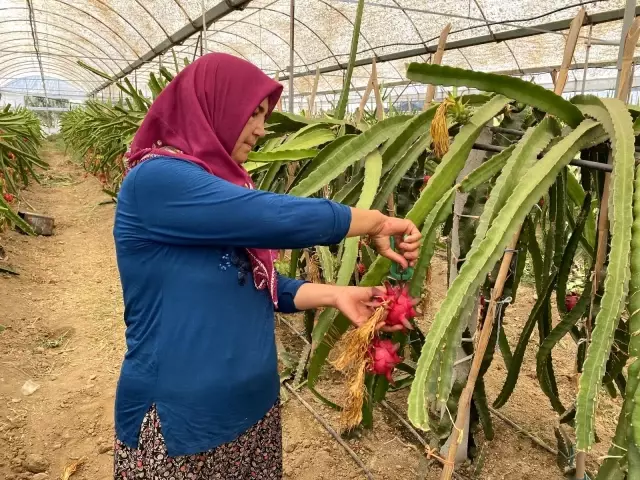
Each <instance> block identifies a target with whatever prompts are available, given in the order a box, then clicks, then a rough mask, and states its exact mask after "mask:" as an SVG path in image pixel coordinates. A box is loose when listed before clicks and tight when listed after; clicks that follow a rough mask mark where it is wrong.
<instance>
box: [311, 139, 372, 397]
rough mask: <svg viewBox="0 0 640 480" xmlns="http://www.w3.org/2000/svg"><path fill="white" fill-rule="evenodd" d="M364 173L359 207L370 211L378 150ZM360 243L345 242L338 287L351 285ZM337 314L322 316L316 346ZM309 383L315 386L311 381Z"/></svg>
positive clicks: (352, 239) (315, 333)
mask: <svg viewBox="0 0 640 480" xmlns="http://www.w3.org/2000/svg"><path fill="white" fill-rule="evenodd" d="M364 171H365V173H364V185H363V188H362V193H361V194H360V200H359V201H358V204H357V207H358V208H363V209H368V208H369V207H370V206H371V202H372V201H373V196H374V195H375V192H376V190H377V188H378V185H379V184H380V174H381V173H382V156H381V155H380V153H379V152H378V151H377V150H375V151H374V152H372V153H370V154H369V155H368V156H367V158H366V160H365V167H364ZM359 241H360V237H350V238H347V239H346V240H345V242H344V251H343V253H342V258H341V260H340V268H339V270H338V276H337V280H336V285H341V286H345V285H348V284H349V282H350V280H351V276H352V275H353V270H354V268H355V266H356V259H357V256H358V242H359ZM337 313H338V312H337V311H336V310H335V309H333V308H327V309H325V310H324V311H323V312H322V313H321V314H320V317H319V318H318V322H317V323H316V326H315V328H314V329H313V343H314V344H316V343H318V342H320V341H322V339H323V338H324V336H325V335H326V333H327V332H328V331H329V329H330V328H331V326H332V324H333V321H334V319H335V318H336V316H337ZM309 376H311V372H309ZM309 382H310V384H311V385H313V382H312V380H311V379H310V380H309Z"/></svg>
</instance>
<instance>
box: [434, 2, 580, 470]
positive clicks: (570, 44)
mask: <svg viewBox="0 0 640 480" xmlns="http://www.w3.org/2000/svg"><path fill="white" fill-rule="evenodd" d="M576 19H578V20H579V21H578V20H576ZM576 19H574V21H573V22H571V28H570V30H569V35H568V37H567V43H566V44H565V49H564V57H563V58H564V59H567V58H568V59H571V58H572V57H573V52H574V50H575V47H576V41H577V39H578V34H579V33H580V29H581V28H582V21H584V9H583V8H581V9H580V11H579V12H578V14H577V15H576ZM572 39H573V40H572ZM562 64H563V68H561V70H560V73H559V75H558V81H557V82H556V87H555V93H557V94H558V95H560V94H561V93H562V91H563V89H564V85H565V83H566V74H565V76H564V81H562V71H563V70H564V69H565V68H566V67H568V65H566V66H565V61H564V60H563V62H562ZM519 238H520V230H518V232H516V234H515V235H514V236H513V238H512V240H511V243H510V244H509V245H508V246H507V249H506V250H505V253H504V255H503V257H502V263H501V264H500V270H499V271H498V276H497V278H496V283H495V285H494V287H493V291H492V292H491V301H490V303H489V306H488V308H487V316H486V318H485V321H484V324H483V325H482V331H481V333H480V339H479V341H478V345H477V347H476V350H475V352H474V354H473V363H472V364H471V371H470V372H469V377H468V378H467V384H466V385H465V387H464V390H463V391H462V394H461V395H460V401H459V402H458V413H457V415H456V422H455V426H454V429H455V430H456V431H458V432H460V434H459V435H457V436H456V440H455V441H454V442H451V445H450V447H449V452H448V454H447V461H446V462H445V463H444V468H443V470H442V476H441V477H440V478H441V479H442V480H451V478H452V476H453V471H454V469H455V459H456V453H457V450H458V445H459V444H460V442H461V441H462V438H463V432H464V429H465V426H466V423H467V416H468V413H469V406H470V405H471V399H472V397H473V391H474V389H475V385H476V380H477V379H478V372H479V371H480V365H481V363H482V359H483V358H484V354H485V352H486V350H487V345H488V344H489V338H490V337H491V330H492V329H493V321H494V317H495V312H496V305H497V303H498V301H500V298H501V297H502V292H503V290H504V285H505V283H506V280H507V276H508V274H509V268H510V266H511V260H512V259H513V253H514V252H513V251H514V250H515V248H516V246H517V245H518V239H519Z"/></svg>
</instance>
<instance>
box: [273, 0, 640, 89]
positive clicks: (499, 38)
mask: <svg viewBox="0 0 640 480" xmlns="http://www.w3.org/2000/svg"><path fill="white" fill-rule="evenodd" d="M629 1H633V0H629ZM634 11H635V14H636V15H640V6H638V7H635V9H634ZM624 14H625V10H624V9H618V10H610V11H607V12H599V13H595V14H593V15H589V17H588V19H587V21H586V24H587V25H599V24H601V23H609V22H615V21H617V20H621V19H622V18H623V17H624ZM572 21H573V18H568V19H565V20H558V21H556V22H550V23H544V24H540V25H535V26H531V27H522V28H514V29H512V30H505V31H502V32H494V34H493V35H482V36H478V37H471V38H464V39H462V40H456V41H453V42H448V43H446V44H445V46H444V49H445V50H458V49H462V48H467V47H475V46H478V45H485V44H487V43H496V42H504V41H507V40H514V39H517V38H527V37H532V36H535V35H541V34H543V33H547V32H549V33H552V32H561V31H563V30H568V29H569V27H570V26H571V22H572ZM436 50H437V45H430V46H428V47H420V48H412V49H409V50H403V51H400V52H394V53H390V54H386V55H377V56H376V57H375V59H376V62H378V63H379V64H380V63H383V62H391V61H394V60H403V59H405V58H412V57H419V56H420V55H429V54H432V53H435V52H436ZM372 62H373V57H370V58H361V59H359V60H357V61H356V62H355V66H356V67H361V66H363V65H371V63H372ZM346 68H347V64H346V63H340V64H337V65H330V66H328V67H323V68H321V69H320V73H321V74H324V73H329V72H337V71H340V70H345V69H346ZM525 71H526V70H525ZM516 72H517V71H516ZM312 74H313V72H311V71H310V72H299V73H296V74H295V76H296V77H304V76H307V75H312ZM281 80H288V78H286V77H283V78H282V79H281Z"/></svg>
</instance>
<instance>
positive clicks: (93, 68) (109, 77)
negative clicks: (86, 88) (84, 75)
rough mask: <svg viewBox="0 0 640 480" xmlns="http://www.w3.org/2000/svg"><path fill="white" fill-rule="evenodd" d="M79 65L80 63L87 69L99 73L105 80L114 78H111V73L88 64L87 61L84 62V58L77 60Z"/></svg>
mask: <svg viewBox="0 0 640 480" xmlns="http://www.w3.org/2000/svg"><path fill="white" fill-rule="evenodd" d="M77 63H78V65H80V66H81V67H82V68H84V69H85V70H88V71H90V72H91V73H93V74H95V75H98V76H99V77H102V78H104V79H105V80H109V81H113V79H112V78H111V76H110V75H108V74H106V73H104V72H103V71H102V70H98V69H97V68H95V67H92V66H91V65H87V64H86V63H84V62H83V61H82V60H78V61H77Z"/></svg>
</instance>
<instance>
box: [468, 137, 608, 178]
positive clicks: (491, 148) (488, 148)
mask: <svg viewBox="0 0 640 480" xmlns="http://www.w3.org/2000/svg"><path fill="white" fill-rule="evenodd" d="M516 131H517V130H516ZM473 148H474V150H482V151H484V152H496V153H499V152H501V151H503V150H504V149H505V148H506V147H501V146H500V145H488V144H486V143H474V144H473ZM569 164H570V165H574V166H576V167H582V168H590V169H592V170H600V171H602V172H611V171H613V166H612V165H609V164H607V163H600V162H591V161H589V160H582V159H578V160H571V162H569Z"/></svg>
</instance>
